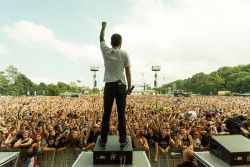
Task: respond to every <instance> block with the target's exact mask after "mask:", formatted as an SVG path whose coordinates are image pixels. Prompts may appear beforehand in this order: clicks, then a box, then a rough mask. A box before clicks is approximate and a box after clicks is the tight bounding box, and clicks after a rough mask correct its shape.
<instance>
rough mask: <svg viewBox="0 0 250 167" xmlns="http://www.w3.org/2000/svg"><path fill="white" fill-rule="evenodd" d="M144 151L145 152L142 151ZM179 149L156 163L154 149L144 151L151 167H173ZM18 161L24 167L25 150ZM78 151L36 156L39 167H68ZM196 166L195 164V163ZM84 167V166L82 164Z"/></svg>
mask: <svg viewBox="0 0 250 167" xmlns="http://www.w3.org/2000/svg"><path fill="white" fill-rule="evenodd" d="M1 151H2V150H1ZM17 151H18V150H5V152H17ZM134 151H142V149H134ZM144 151H145V150H144ZM182 151H183V150H182V149H181V148H170V149H169V151H168V153H167V154H162V153H161V151H159V153H158V162H154V158H155V149H154V148H150V150H149V151H146V154H147V156H148V159H149V162H150V164H151V166H152V167H174V166H176V165H177V164H179V163H181V162H183V156H182ZM194 151H195V152H200V151H209V148H204V149H203V150H200V149H195V150H194ZM19 152H20V155H19V159H18V163H17V166H18V167H19V166H20V167H24V166H25V161H26V157H27V150H21V151H19ZM81 152H82V151H80V150H63V151H59V152H58V151H57V152H54V151H44V152H42V153H41V154H39V155H38V156H37V160H38V163H39V167H70V166H72V165H73V163H74V162H75V161H76V159H77V158H78V156H79V154H80V153H81ZM195 163H196V164H197V162H196V161H195ZM14 164H15V161H14V160H13V161H11V162H9V163H8V164H6V165H4V167H9V166H14ZM83 166H84V164H83Z"/></svg>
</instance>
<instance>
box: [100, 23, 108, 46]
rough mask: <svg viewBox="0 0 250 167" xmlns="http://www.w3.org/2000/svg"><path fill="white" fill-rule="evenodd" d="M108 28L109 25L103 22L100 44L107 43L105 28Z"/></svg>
mask: <svg viewBox="0 0 250 167" xmlns="http://www.w3.org/2000/svg"><path fill="white" fill-rule="evenodd" d="M106 26H107V23H106V22H102V30H101V33H100V42H105V40H104V35H105V28H106Z"/></svg>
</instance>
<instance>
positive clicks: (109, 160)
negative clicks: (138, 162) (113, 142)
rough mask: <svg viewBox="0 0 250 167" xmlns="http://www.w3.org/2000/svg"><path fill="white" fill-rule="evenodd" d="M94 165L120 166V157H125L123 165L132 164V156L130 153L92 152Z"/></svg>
mask: <svg viewBox="0 0 250 167" xmlns="http://www.w3.org/2000/svg"><path fill="white" fill-rule="evenodd" d="M93 154H94V157H95V158H94V164H120V162H121V160H120V157H123V156H125V157H126V160H125V164H129V165H130V164H132V162H133V155H132V152H131V151H105V152H94V153H93Z"/></svg>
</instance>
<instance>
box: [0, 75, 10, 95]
mask: <svg viewBox="0 0 250 167" xmlns="http://www.w3.org/2000/svg"><path fill="white" fill-rule="evenodd" d="M9 82H10V81H9V80H8V79H7V77H6V76H5V75H4V72H3V71H0V94H2V95H6V94H7V92H8V87H9Z"/></svg>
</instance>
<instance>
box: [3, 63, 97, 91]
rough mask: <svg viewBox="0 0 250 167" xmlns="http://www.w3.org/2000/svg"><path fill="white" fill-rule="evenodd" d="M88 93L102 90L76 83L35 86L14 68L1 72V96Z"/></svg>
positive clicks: (40, 84) (9, 67)
mask: <svg viewBox="0 0 250 167" xmlns="http://www.w3.org/2000/svg"><path fill="white" fill-rule="evenodd" d="M83 91H88V92H89V94H93V93H95V94H99V93H100V90H99V89H97V88H95V89H90V88H89V87H87V86H78V85H77V83H76V82H71V83H70V84H66V83H63V82H58V83H57V84H48V85H46V84H45V83H44V82H41V83H39V84H35V83H34V82H32V81H31V80H30V79H29V78H27V77H26V76H25V75H24V74H22V73H20V72H18V69H17V68H16V67H14V66H8V67H7V68H6V70H5V71H0V95H2V96H3V95H5V96H8V95H9V96H22V95H27V93H28V92H29V94H30V95H46V96H58V95H59V94H60V93H63V92H74V93H82V92H83Z"/></svg>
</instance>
